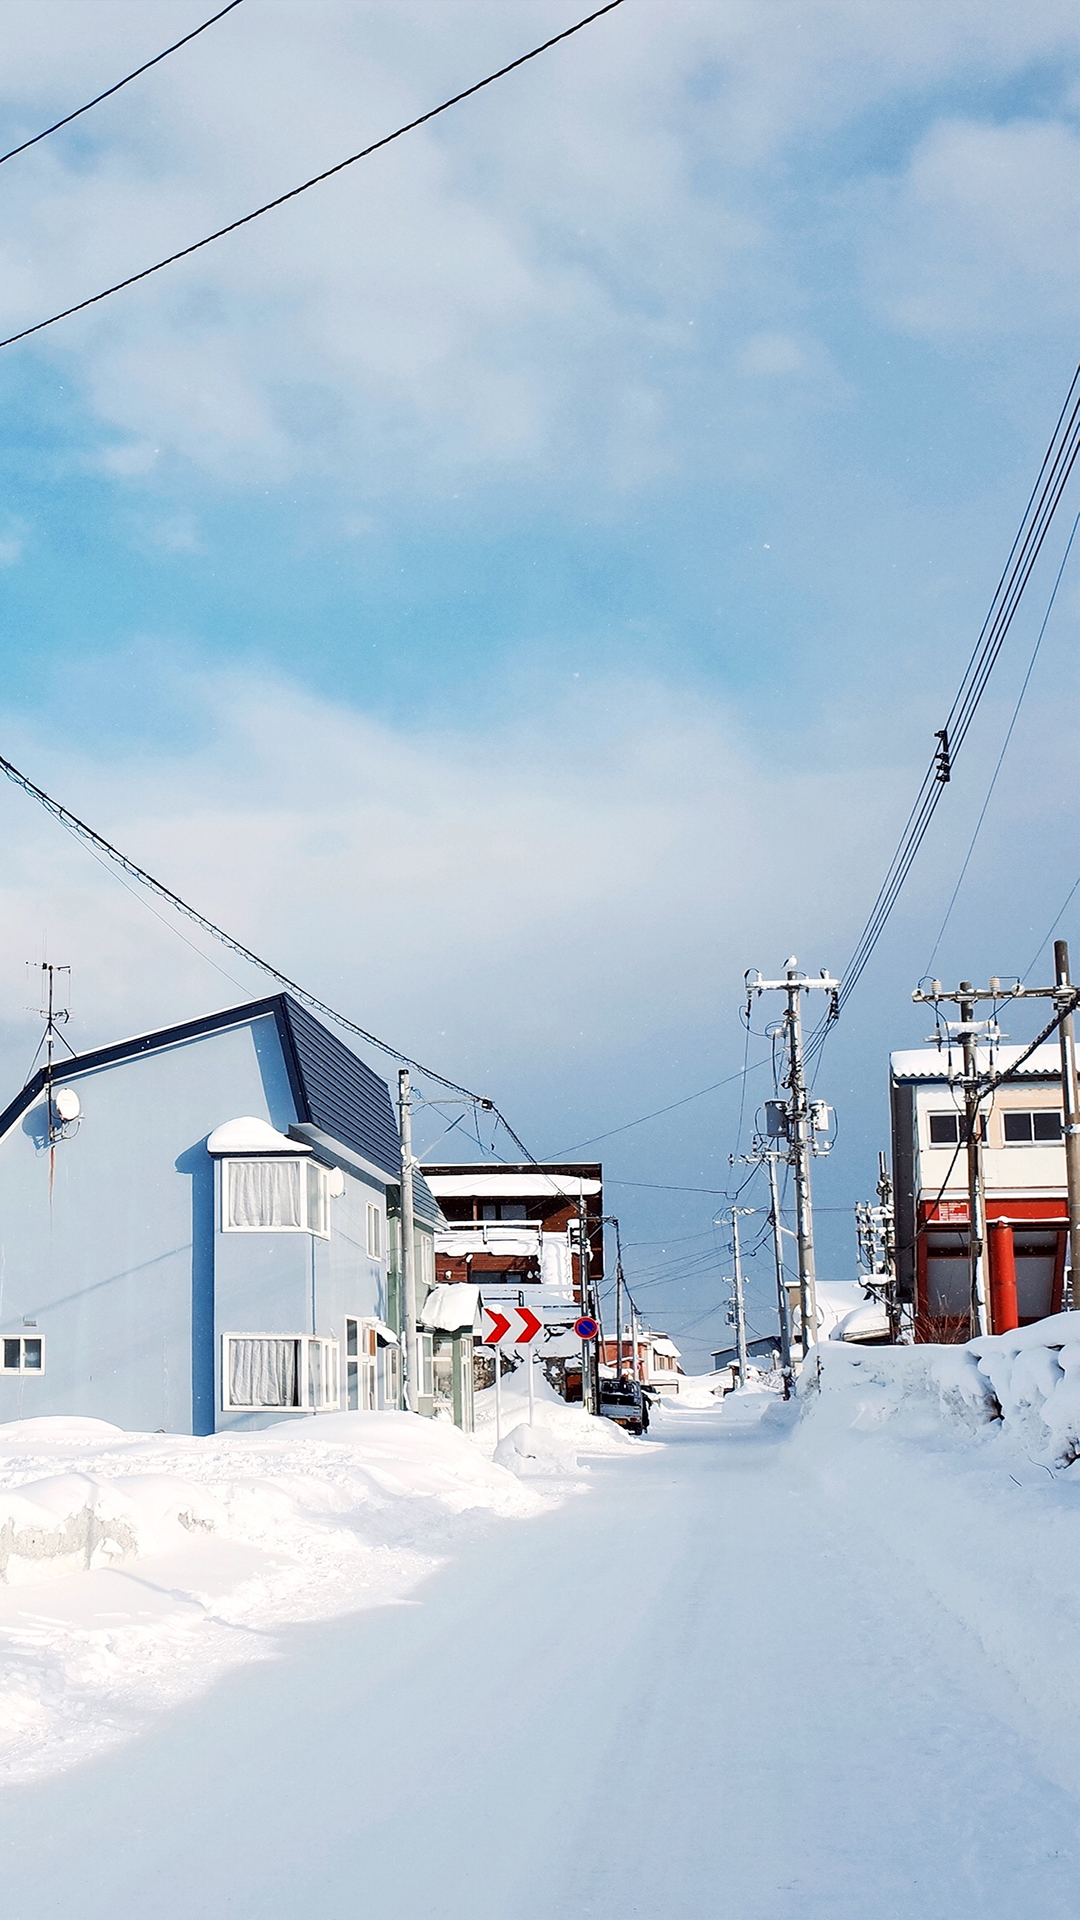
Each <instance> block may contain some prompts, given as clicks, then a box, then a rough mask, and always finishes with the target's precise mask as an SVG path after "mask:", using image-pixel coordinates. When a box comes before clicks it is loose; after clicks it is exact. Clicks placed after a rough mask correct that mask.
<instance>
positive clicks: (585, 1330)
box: [574, 1313, 600, 1340]
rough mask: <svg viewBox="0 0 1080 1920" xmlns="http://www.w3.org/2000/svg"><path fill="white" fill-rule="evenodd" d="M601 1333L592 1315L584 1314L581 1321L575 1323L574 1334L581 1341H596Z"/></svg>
mask: <svg viewBox="0 0 1080 1920" xmlns="http://www.w3.org/2000/svg"><path fill="white" fill-rule="evenodd" d="M599 1331H600V1328H599V1326H598V1325H597V1323H596V1321H595V1320H594V1319H593V1317H592V1314H591V1313H583V1314H582V1316H581V1318H580V1320H575V1321H574V1332H575V1333H576V1334H577V1337H578V1339H579V1340H595V1339H596V1336H597V1334H598V1333H599Z"/></svg>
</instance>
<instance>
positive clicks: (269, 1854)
mask: <svg viewBox="0 0 1080 1920" xmlns="http://www.w3.org/2000/svg"><path fill="white" fill-rule="evenodd" d="M1078 1324H1080V1322H1078V1319H1077V1316H1070V1317H1069V1318H1068V1319H1066V1320H1063V1321H1057V1322H1049V1323H1046V1324H1045V1325H1044V1326H1043V1328H1042V1329H1041V1330H1038V1331H1037V1330H1031V1331H1029V1332H1027V1333H1025V1334H1023V1335H1020V1336H1006V1337H1005V1338H1004V1344H1003V1343H1001V1342H999V1343H997V1344H996V1345H994V1344H989V1345H988V1344H987V1343H985V1342H980V1343H976V1344H975V1345H973V1347H972V1348H969V1349H965V1350H959V1349H950V1350H944V1349H940V1350H930V1349H922V1350H921V1351H919V1350H898V1351H888V1350H873V1349H870V1350H864V1351H862V1352H858V1351H851V1350H847V1349H845V1348H843V1347H840V1346H838V1345H836V1344H835V1343H830V1345H829V1347H828V1348H826V1349H825V1350H824V1351H823V1352H822V1353H821V1354H820V1355H819V1356H814V1358H813V1360H812V1363H811V1365H810V1366H808V1368H807V1370H806V1376H805V1380H804V1387H803V1392H802V1393H801V1395H800V1398H799V1400H798V1402H797V1403H794V1404H785V1403H784V1402H782V1401H781V1400H780V1399H778V1397H777V1396H776V1395H775V1394H774V1393H771V1392H765V1391H757V1392H754V1391H749V1392H746V1393H743V1394H739V1395H735V1396H731V1397H729V1399H727V1400H726V1401H725V1402H724V1403H723V1404H722V1405H715V1404H714V1405H711V1406H708V1407H702V1408H693V1407H688V1406H681V1407H680V1406H679V1404H678V1403H677V1402H676V1403H675V1404H674V1405H669V1406H665V1407H664V1408H663V1409H662V1410H661V1411H660V1412H659V1414H658V1416H657V1421H656V1425H655V1427H654V1429H653V1434H654V1437H655V1439H656V1440H657V1441H658V1442H659V1444H652V1443H642V1442H640V1441H635V1440H630V1439H628V1438H627V1437H625V1436H624V1435H622V1434H621V1433H619V1432H618V1431H617V1430H614V1429H611V1428H596V1426H595V1424H594V1423H592V1422H590V1421H589V1420H588V1419H587V1417H586V1416H584V1415H582V1414H581V1413H580V1412H578V1411H573V1410H570V1409H566V1408H562V1407H561V1406H559V1405H558V1404H555V1405H554V1406H553V1405H551V1404H550V1402H549V1401H547V1399H546V1398H545V1397H544V1396H541V1397H540V1399H539V1400H538V1403H537V1409H536V1417H535V1420H534V1422H533V1423H532V1425H531V1426H527V1425H526V1424H525V1417H524V1416H525V1406H524V1398H523V1395H522V1394H521V1392H520V1381H519V1382H518V1383H517V1386H516V1387H515V1384H514V1383H513V1382H511V1381H508V1382H507V1383H506V1393H505V1396H504V1408H503V1411H504V1416H505V1426H506V1431H505V1432H504V1436H503V1439H502V1443H501V1446H500V1447H499V1448H498V1449H496V1448H495V1447H494V1433H493V1430H492V1429H493V1421H492V1417H491V1416H492V1408H491V1397H492V1396H485V1397H483V1399H482V1402H481V1408H480V1413H481V1421H480V1432H479V1434H478V1436H477V1438H476V1439H475V1440H465V1439H463V1438H462V1437H461V1436H460V1435H458V1434H456V1433H455V1432H454V1431H453V1430H452V1429H450V1428H444V1427H438V1426H432V1425H431V1424H430V1423H422V1422H419V1421H415V1420H411V1419H409V1418H408V1417H406V1416H387V1415H366V1416H365V1415H360V1416H357V1415H351V1416H345V1417H341V1418H339V1417H337V1416H331V1417H328V1418H326V1419H323V1420H312V1421H305V1422H297V1423H295V1424H293V1425H290V1426H288V1427H282V1428H278V1429H275V1430H272V1431H271V1432H269V1433H266V1434H262V1435H257V1436H247V1437H241V1436H235V1437H233V1438H232V1439H230V1440H229V1441H228V1442H227V1443H226V1442H223V1441H221V1440H216V1441H200V1442H192V1441H165V1440H164V1439H163V1437H161V1436H125V1435H118V1434H115V1433H112V1432H111V1431H109V1430H105V1431H104V1432H102V1430H101V1429H90V1430H86V1429H84V1430H83V1431H81V1432H79V1431H75V1432H70V1431H69V1432H67V1433H66V1434H63V1433H58V1432H55V1433H54V1434H53V1435H52V1438H51V1440H50V1438H49V1436H48V1434H47V1433H44V1432H43V1430H41V1429H37V1430H36V1431H35V1430H34V1429H30V1428H24V1429H22V1430H18V1429H16V1430H15V1432H14V1434H12V1433H11V1432H10V1430H9V1432H8V1434H7V1435H4V1434H3V1433H2V1432H0V1455H4V1457H5V1463H6V1473H7V1478H8V1480H9V1482H10V1483H11V1484H12V1485H13V1486H14V1484H15V1482H16V1481H17V1482H19V1483H20V1484H19V1486H18V1487H17V1489H16V1491H17V1493H18V1496H19V1498H20V1499H22V1500H24V1501H27V1502H28V1503H30V1505H31V1506H32V1507H34V1508H36V1510H37V1511H38V1512H39V1514H41V1515H43V1516H44V1517H43V1518H42V1519H41V1520H40V1522H39V1524H40V1525H41V1526H43V1527H44V1526H47V1525H49V1524H52V1522H54V1521H55V1520H56V1517H57V1514H58V1512H59V1511H60V1510H61V1509H63V1508H66V1507H68V1506H70V1505H71V1492H72V1489H73V1483H72V1481H71V1479H70V1476H72V1475H81V1476H82V1478H81V1479H80V1480H79V1481H78V1482H77V1483H75V1485H76V1489H82V1490H83V1491H85V1489H86V1487H87V1486H88V1485H90V1484H91V1483H92V1484H93V1485H94V1486H96V1487H103V1488H104V1492H103V1493H102V1494H101V1495H100V1497H97V1498H96V1501H95V1502H91V1503H89V1510H90V1512H91V1514H94V1513H96V1514H97V1516H98V1519H99V1521H100V1528H101V1529H104V1532H103V1533H101V1535H100V1537H96V1536H95V1527H94V1526H92V1525H91V1522H90V1521H86V1522H84V1523H82V1524H83V1533H82V1534H81V1535H80V1536H79V1538H78V1540H76V1541H75V1542H74V1545H72V1542H71V1541H70V1540H69V1541H68V1542H67V1544H68V1546H69V1547H70V1548H71V1552H70V1555H69V1562H68V1564H69V1565H70V1566H71V1567H72V1569H74V1567H75V1563H76V1558H77V1555H78V1554H79V1553H80V1552H82V1553H83V1554H84V1555H85V1553H86V1552H87V1550H88V1548H89V1552H90V1557H91V1560H92V1561H93V1557H94V1555H95V1554H98V1553H102V1554H104V1553H105V1552H106V1551H108V1552H110V1553H111V1554H112V1555H113V1556H114V1559H115V1557H116V1555H117V1550H118V1545H119V1547H120V1548H121V1549H122V1548H123V1541H124V1538H125V1537H126V1536H124V1533H123V1529H124V1528H127V1529H129V1530H132V1531H133V1532H134V1533H136V1534H137V1535H138V1541H139V1547H140V1549H141V1553H140V1552H136V1554H135V1557H134V1558H129V1559H121V1560H120V1562H119V1564H105V1565H96V1566H94V1567H92V1570H91V1571H89V1572H85V1571H83V1572H77V1571H74V1570H72V1571H70V1572H68V1573H67V1574H65V1575H62V1576H59V1577H54V1578H51V1579H49V1580H47V1581H45V1582H41V1581H39V1580H37V1579H34V1580H31V1581H29V1582H27V1583H26V1584H23V1585H14V1586H11V1587H9V1588H8V1589H7V1590H6V1591H0V1601H2V1602H3V1604H4V1606H9V1607H11V1608H13V1609H21V1610H22V1611H21V1613H20V1614H19V1618H18V1620H15V1621H13V1620H11V1619H10V1617H9V1621H8V1629H9V1633H8V1638H7V1639H6V1641H5V1642H4V1645H5V1647H6V1651H7V1658H8V1660H9V1662H10V1663H11V1664H12V1671H13V1673H14V1675H15V1680H16V1690H15V1701H16V1706H17V1708H18V1709H19V1711H20V1712H21V1713H22V1715H23V1719H22V1721H21V1723H20V1724H15V1723H12V1725H11V1726H10V1728H9V1733H10V1738H9V1745H8V1754H9V1772H8V1784H7V1786H6V1788H5V1790H4V1793H3V1795H2V1796H0V1884H2V1885H3V1888H4V1901H5V1911H10V1912H11V1913H12V1914H13V1915H15V1916H17V1920H51V1917H52V1916H53V1915H56V1916H61V1915H67V1914H77V1915H78V1920H146V1916H147V1915H148V1914H153V1915H154V1920H221V1916H222V1915H223V1914H226V1913H227V1914H228V1915H229V1916H230V1920H307V1916H308V1915H309V1914H310V1913H312V1912H322V1911H326V1912H358V1913H362V1914H366V1913H373V1914H374V1913H377V1914H379V1915H380V1916H382V1920H416V1916H417V1915H420V1914H424V1913H428V1912H437V1913H438V1914H439V1915H440V1920H646V1916H648V1920H667V1917H668V1916H669V1915H670V1916H678V1920H867V1915H872V1916H873V1920H967V1916H969V1915H971V1916H974V1915H978V1916H979V1920H1017V1916H1018V1915H1026V1914H1028V1913H1032V1914H1038V1915H1039V1916H1040V1920H1075V1916H1076V1913H1077V1899H1076V1889H1077V1885H1078V1884H1080V1849H1078V1846H1077V1825H1078V1823H1077V1784H1076V1783H1077V1780H1078V1779H1080V1735H1078V1729H1080V1661H1078V1660H1077V1655H1076V1649H1077V1646H1078V1645H1080V1581H1078V1580H1077V1572H1076V1570H1077V1568H1078V1567H1080V1461H1072V1462H1071V1463H1069V1464H1066V1461H1069V1460H1070V1454H1071V1451H1072V1440H1071V1439H1070V1433H1071V1431H1072V1429H1071V1427H1070V1416H1069V1415H1068V1412H1067V1406H1068V1393H1069V1382H1070V1380H1071V1379H1072V1377H1073V1375H1072V1356H1071V1352H1070V1349H1071V1348H1072V1346H1073V1345H1074V1334H1075V1330H1076V1328H1077V1326H1078ZM1033 1356H1034V1357H1033ZM819 1361H820V1365H819V1364H818V1363H819ZM515 1395H516V1396H517V1399H516V1404H515ZM5 1440H7V1442H8V1444H7V1448H6V1454H5ZM496 1451H497V1452H498V1456H499V1457H498V1459H493V1458H492V1455H493V1454H494V1453H495V1452H496ZM507 1462H510V1463H511V1465H512V1467H513V1470H511V1467H510V1466H508V1465H507V1464H506V1463H507ZM65 1477H67V1478H65ZM59 1480H65V1490H64V1491H63V1492H62V1493H59V1494H55V1492H54V1494H49V1493H48V1492H47V1490H46V1491H45V1492H44V1493H43V1490H42V1488H41V1485H40V1483H41V1482H42V1481H45V1482H51V1483H52V1485H53V1488H54V1490H55V1488H56V1483H57V1482H58V1481H59ZM35 1483H37V1485H36V1490H35ZM572 1489H573V1490H575V1492H574V1497H567V1496H568V1494H569V1493H570V1491H571V1490H572ZM85 1510H86V1503H84V1507H83V1508H80V1509H79V1511H80V1512H82V1511H85ZM20 1512H23V1513H24V1514H25V1509H20ZM109 1529H111V1530H112V1532H111V1534H110V1533H109ZM92 1536H94V1544H93V1546H92V1547H89V1542H90V1540H91V1538H92ZM106 1536H108V1537H109V1538H111V1539H112V1541H113V1544H112V1547H111V1548H107V1547H106ZM15 1557H16V1559H18V1558H19V1556H18V1555H16V1556H15ZM23 1558H24V1559H28V1560H32V1559H33V1555H28V1556H27V1555H24V1556H23ZM208 1682H213V1684H207V1683H208ZM165 1707H167V1708H169V1711H167V1712H165V1711H161V1709H162V1708H165ZM95 1745H96V1746H97V1747H98V1748H99V1749H100V1750H99V1751H97V1752H94V1751H92V1749H93V1748H94V1746H95ZM64 1761H69V1762H78V1764H67V1765H64V1764H58V1762H59V1763H63V1762H64ZM88 1861H89V1862H92V1863H94V1870H93V1871H91V1872H89V1873H88V1870H87V1868H88Z"/></svg>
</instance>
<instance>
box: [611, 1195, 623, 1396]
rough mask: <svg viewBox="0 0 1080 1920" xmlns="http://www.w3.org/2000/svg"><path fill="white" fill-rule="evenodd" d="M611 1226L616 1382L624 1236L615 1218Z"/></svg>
mask: <svg viewBox="0 0 1080 1920" xmlns="http://www.w3.org/2000/svg"><path fill="white" fill-rule="evenodd" d="M611 1224H612V1226H613V1227H614V1229H615V1378H616V1380H621V1379H622V1296H623V1265H622V1235H621V1234H620V1232H619V1223H618V1221H617V1220H616V1219H615V1218H614V1217H613V1218H612V1222H611Z"/></svg>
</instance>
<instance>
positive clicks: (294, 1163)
mask: <svg viewBox="0 0 1080 1920" xmlns="http://www.w3.org/2000/svg"><path fill="white" fill-rule="evenodd" d="M225 1169H226V1178H227V1195H228V1198H227V1201H226V1212H225V1219H226V1224H227V1225H228V1226H230V1227H239V1228H245V1227H246V1228H248V1229H251V1228H264V1229H265V1228H271V1227H295V1228H299V1227H302V1226H303V1224H304V1222H303V1217H302V1211H301V1209H302V1204H303V1202H302V1190H301V1185H300V1181H301V1173H302V1163H301V1162H300V1161H299V1160H227V1161H226V1162H225Z"/></svg>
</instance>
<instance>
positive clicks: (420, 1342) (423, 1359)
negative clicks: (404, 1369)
mask: <svg viewBox="0 0 1080 1920" xmlns="http://www.w3.org/2000/svg"><path fill="white" fill-rule="evenodd" d="M416 1359H417V1370H418V1372H419V1374H420V1380H419V1383H418V1384H419V1392H420V1398H421V1399H422V1400H431V1399H433V1398H434V1395H435V1336H434V1334H433V1333H418V1334H417V1336H416Z"/></svg>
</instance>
